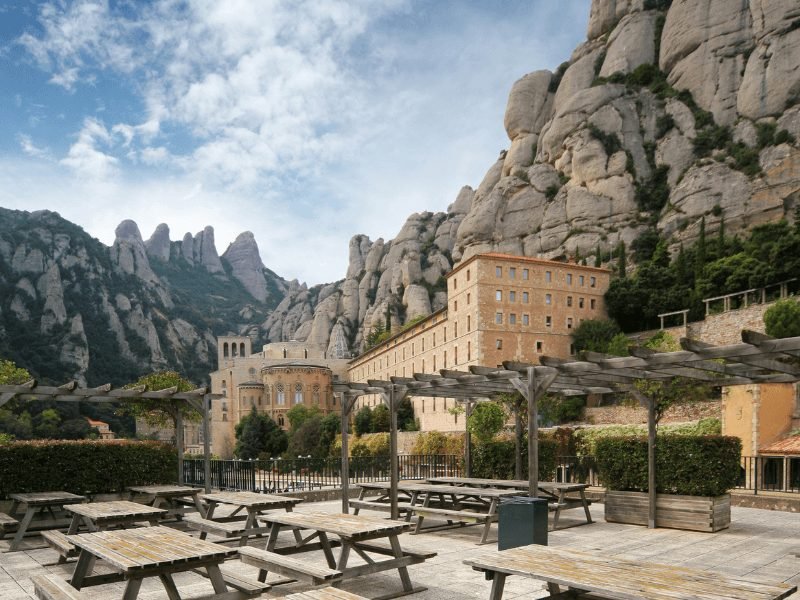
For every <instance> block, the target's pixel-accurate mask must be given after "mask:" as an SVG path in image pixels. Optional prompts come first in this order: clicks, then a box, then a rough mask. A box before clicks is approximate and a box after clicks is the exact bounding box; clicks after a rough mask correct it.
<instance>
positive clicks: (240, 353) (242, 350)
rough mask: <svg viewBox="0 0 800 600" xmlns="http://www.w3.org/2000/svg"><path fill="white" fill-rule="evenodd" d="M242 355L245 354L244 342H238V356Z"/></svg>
mask: <svg viewBox="0 0 800 600" xmlns="http://www.w3.org/2000/svg"><path fill="white" fill-rule="evenodd" d="M244 355H245V351H244V342H242V343H241V344H239V356H244Z"/></svg>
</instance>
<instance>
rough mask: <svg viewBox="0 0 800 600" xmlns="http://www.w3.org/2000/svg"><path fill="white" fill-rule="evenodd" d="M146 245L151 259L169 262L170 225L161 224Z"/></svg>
mask: <svg viewBox="0 0 800 600" xmlns="http://www.w3.org/2000/svg"><path fill="white" fill-rule="evenodd" d="M144 245H145V248H146V249H147V255H148V256H149V257H150V258H157V259H159V260H162V261H164V262H167V261H168V260H169V254H170V252H169V249H170V240H169V225H167V224H166V223H161V224H160V225H159V226H158V227H156V230H155V231H154V232H153V235H151V236H150V239H149V240H147V241H146V242H145V243H144Z"/></svg>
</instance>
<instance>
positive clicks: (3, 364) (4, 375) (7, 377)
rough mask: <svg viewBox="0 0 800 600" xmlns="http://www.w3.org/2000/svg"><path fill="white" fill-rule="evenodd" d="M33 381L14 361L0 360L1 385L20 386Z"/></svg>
mask: <svg viewBox="0 0 800 600" xmlns="http://www.w3.org/2000/svg"><path fill="white" fill-rule="evenodd" d="M31 379H33V377H31V374H30V373H28V371H27V370H25V369H22V368H20V367H18V366H17V365H16V364H14V362H13V361H10V360H3V359H0V385H20V384H23V383H25V382H26V381H30V380H31Z"/></svg>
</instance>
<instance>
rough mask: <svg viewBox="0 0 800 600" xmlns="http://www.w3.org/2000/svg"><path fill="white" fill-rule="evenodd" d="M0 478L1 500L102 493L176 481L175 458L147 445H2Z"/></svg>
mask: <svg viewBox="0 0 800 600" xmlns="http://www.w3.org/2000/svg"><path fill="white" fill-rule="evenodd" d="M0 473H2V474H3V476H2V478H0V497H6V496H7V495H8V494H10V493H19V492H46V491H48V490H64V491H67V492H72V493H75V494H105V493H112V492H123V491H125V489H126V488H127V487H128V486H131V485H150V484H158V483H173V482H175V481H176V480H177V478H178V477H177V475H178V454H177V452H176V450H175V448H174V447H172V446H170V445H168V444H163V443H160V442H151V441H147V442H141V441H131V440H114V441H96V440H76V441H64V440H58V441H49V440H48V441H45V440H39V441H25V442H10V443H8V444H3V445H0Z"/></svg>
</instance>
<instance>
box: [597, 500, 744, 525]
mask: <svg viewBox="0 0 800 600" xmlns="http://www.w3.org/2000/svg"><path fill="white" fill-rule="evenodd" d="M647 508H648V498H647V492H618V491H612V490H609V491H607V492H606V505H605V513H606V514H605V518H606V521H608V522H610V523H629V524H631V525H647V513H648V510H647ZM730 524H731V496H730V494H723V495H722V496H678V495H673V494H658V495H657V496H656V527H669V528H672V529H687V530H690V531H708V532H714V531H719V530H720V529H726V528H727V527H729V526H730Z"/></svg>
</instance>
